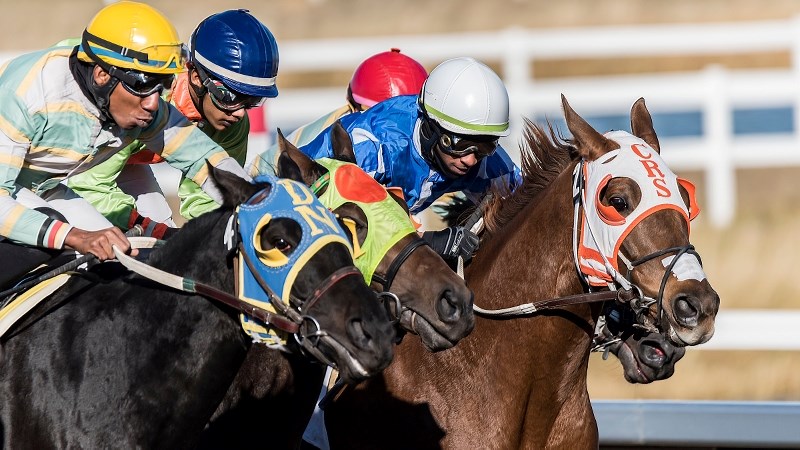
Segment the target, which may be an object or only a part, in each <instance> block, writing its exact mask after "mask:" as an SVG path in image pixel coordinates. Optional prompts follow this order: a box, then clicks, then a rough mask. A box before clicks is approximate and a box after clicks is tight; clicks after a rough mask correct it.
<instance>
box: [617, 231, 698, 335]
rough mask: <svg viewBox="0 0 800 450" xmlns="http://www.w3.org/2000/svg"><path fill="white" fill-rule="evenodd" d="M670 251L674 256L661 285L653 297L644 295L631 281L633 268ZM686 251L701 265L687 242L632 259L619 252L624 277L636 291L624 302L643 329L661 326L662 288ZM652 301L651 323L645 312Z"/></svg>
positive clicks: (652, 329) (655, 328)
mask: <svg viewBox="0 0 800 450" xmlns="http://www.w3.org/2000/svg"><path fill="white" fill-rule="evenodd" d="M670 253H675V257H674V258H673V259H672V261H671V262H670V264H669V265H668V266H667V267H666V270H665V271H664V276H663V277H662V278H661V285H660V286H659V289H658V295H657V297H656V298H655V299H654V298H652V297H648V296H646V295H644V293H643V292H642V290H641V288H639V286H637V285H635V284H634V283H633V281H631V277H632V273H633V270H634V269H636V267H638V266H640V265H642V264H644V263H646V262H647V261H650V260H652V259H655V258H658V257H659V256H664V255H667V254H670ZM687 253H688V254H690V255H694V256H695V257H696V258H697V260H698V261H699V262H700V266H701V267H702V265H703V261H702V260H701V259H700V254H699V253H697V251H696V250H695V248H694V245H692V244H688V245H685V246H682V247H670V248H665V249H663V250H658V251H655V252H653V253H650V254H649V255H647V256H645V257H643V258H639V259H637V260H634V261H630V260H628V258H626V257H625V255H623V254H622V252H620V254H619V256H620V259H621V260H622V262H623V263H625V266H626V267H627V269H628V270H627V273H626V274H625V279H626V280H628V282H629V283H630V286H631V288H632V289H634V290H635V291H636V293H637V295H635V296H633V297H632V298H631V299H630V300H629V301H627V302H625V303H626V304H627V305H628V306H630V307H631V309H632V310H633V311H634V313H635V314H636V321H637V323H638V324H639V325H641V326H643V327H645V329H647V330H648V331H654V332H658V330H659V328H660V326H661V317H662V316H663V314H664V306H663V301H664V288H665V287H666V285H667V281H668V280H669V276H670V275H672V273H673V268H674V267H675V264H677V262H678V260H679V259H680V258H681V256H683V255H684V254H687ZM653 303H655V304H656V315H655V319H654V321H653V323H652V324H651V323H649V322H650V321H649V316H648V315H647V312H648V311H649V309H650V306H651V305H653Z"/></svg>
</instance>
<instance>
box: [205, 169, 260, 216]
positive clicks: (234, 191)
mask: <svg viewBox="0 0 800 450" xmlns="http://www.w3.org/2000/svg"><path fill="white" fill-rule="evenodd" d="M206 167H208V176H209V177H210V178H211V181H212V182H213V183H214V185H216V186H217V189H219V191H220V194H222V205H223V207H228V208H233V207H234V206H236V205H239V204H241V203H244V202H245V201H247V200H248V199H249V198H250V197H252V196H253V195H254V194H255V193H256V192H258V191H259V190H261V189H263V188H265V187H266V186H267V185H268V184H267V183H257V184H253V183H250V182H249V181H247V180H245V179H243V178H241V177H239V176H238V175H234V174H233V173H231V172H228V171H227V170H222V169H217V168H216V167H214V166H213V165H212V164H211V163H210V162H208V160H206Z"/></svg>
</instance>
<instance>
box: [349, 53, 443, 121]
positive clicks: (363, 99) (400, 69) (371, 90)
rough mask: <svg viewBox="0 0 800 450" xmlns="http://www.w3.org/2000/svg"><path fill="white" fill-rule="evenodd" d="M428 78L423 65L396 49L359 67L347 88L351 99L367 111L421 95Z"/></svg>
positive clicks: (379, 54)
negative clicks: (390, 100) (395, 99)
mask: <svg viewBox="0 0 800 450" xmlns="http://www.w3.org/2000/svg"><path fill="white" fill-rule="evenodd" d="M426 78H428V72H427V71H426V70H425V68H424V67H422V64H420V63H418V62H417V61H415V60H414V59H412V58H409V57H408V56H406V55H404V54H402V53H400V49H398V48H393V49H391V50H389V51H388V52H383V53H378V54H377V55H373V56H370V57H369V58H367V59H365V60H364V61H363V62H362V63H361V64H359V66H358V67H357V68H356V71H355V72H353V78H351V79H350V84H349V85H348V86H347V97H348V98H347V99H348V101H349V102H350V103H351V104H352V105H353V107H354V108H355V109H357V110H362V111H363V110H365V109H367V108H369V107H371V106H374V105H375V104H376V103H379V102H382V101H384V100H386V99H387V98H392V97H396V96H398V95H416V94H419V90H420V89H421V88H422V83H424V82H425V79H426Z"/></svg>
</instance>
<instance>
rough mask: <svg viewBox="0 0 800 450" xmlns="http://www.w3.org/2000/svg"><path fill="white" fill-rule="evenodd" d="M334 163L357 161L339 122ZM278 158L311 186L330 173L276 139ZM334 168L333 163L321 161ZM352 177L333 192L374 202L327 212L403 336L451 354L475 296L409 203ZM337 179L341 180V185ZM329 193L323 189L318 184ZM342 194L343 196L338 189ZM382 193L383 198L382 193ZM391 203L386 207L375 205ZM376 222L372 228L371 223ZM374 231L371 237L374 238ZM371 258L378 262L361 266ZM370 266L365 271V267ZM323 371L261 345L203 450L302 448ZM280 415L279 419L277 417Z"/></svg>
mask: <svg viewBox="0 0 800 450" xmlns="http://www.w3.org/2000/svg"><path fill="white" fill-rule="evenodd" d="M331 140H332V142H333V148H334V156H335V157H336V158H337V159H340V160H343V161H354V160H355V157H354V155H353V147H352V143H351V141H350V137H349V135H348V134H347V132H346V131H345V130H344V128H342V127H341V125H339V124H338V123H337V124H336V125H334V127H333V128H332V139H331ZM279 147H280V152H281V153H280V157H279V159H278V167H277V168H276V169H277V172H276V173H277V175H278V176H280V177H288V178H292V179H295V180H298V181H303V182H305V183H306V184H307V185H309V186H312V185H314V184H315V182H316V181H317V180H321V179H322V177H323V176H324V175H326V174H328V172H329V169H328V168H326V166H325V165H323V164H320V163H319V162H315V161H313V160H311V159H310V158H309V157H307V156H306V155H305V154H303V153H302V152H301V151H300V150H298V149H297V148H296V147H295V146H294V145H292V144H291V143H290V142H289V141H287V140H286V139H284V138H283V135H281V134H280V133H279ZM324 164H326V165H328V166H330V165H331V162H324ZM345 167H346V168H347V169H349V170H348V172H347V173H342V172H340V171H341V170H342V169H341V168H339V169H337V171H336V172H335V174H336V175H339V177H331V178H330V181H327V182H326V183H328V184H327V186H328V187H327V189H333V188H334V185H336V184H337V183H338V181H342V182H343V183H351V184H356V183H357V184H358V186H359V187H358V190H359V192H360V193H362V194H364V193H366V194H370V193H374V194H375V196H374V197H373V199H374V200H371V201H370V200H364V199H363V196H362V200H361V201H358V202H350V201H343V200H341V199H339V200H338V201H336V202H335V203H332V202H331V200H332V198H331V197H330V196H327V195H324V194H325V193H326V192H327V191H326V190H325V189H326V188H325V187H321V188H320V189H318V190H317V194H318V195H319V196H320V201H321V202H322V204H323V205H325V206H326V207H328V208H331V209H333V211H334V213H335V214H336V215H337V216H338V217H339V218H340V219H350V220H352V221H353V223H354V225H355V226H354V228H353V229H352V230H350V231H354V232H355V233H354V234H355V235H354V236H353V235H352V234H351V238H352V239H354V240H355V241H356V242H357V244H358V245H356V246H355V247H356V248H358V249H360V252H361V253H363V254H364V255H363V256H359V257H356V261H357V264H358V266H357V267H358V268H359V269H360V270H361V271H362V272H364V273H372V272H373V270H374V275H372V277H371V278H372V279H371V280H370V281H372V283H371V287H372V288H373V289H375V290H377V291H378V292H389V291H390V292H391V295H390V296H389V297H390V298H397V300H398V303H399V304H397V303H395V302H392V301H389V302H388V304H387V306H388V307H389V308H388V309H389V310H390V313H391V314H393V315H394V319H395V320H396V321H397V323H398V325H399V326H400V327H402V329H401V330H398V334H399V333H403V332H410V333H412V334H416V335H418V336H419V338H420V339H419V342H421V343H422V344H423V345H424V346H425V348H427V349H428V350H430V351H439V350H444V349H447V348H450V347H452V346H453V345H455V344H456V343H457V342H458V341H459V340H461V339H462V338H463V337H465V336H466V335H468V334H469V332H470V331H472V329H473V327H474V324H475V318H474V315H473V312H472V292H471V291H470V290H469V288H467V285H466V283H465V282H464V280H462V279H461V278H460V277H459V276H458V275H456V274H455V273H454V272H453V271H452V270H450V268H449V267H448V266H447V264H446V263H445V262H444V261H443V260H442V258H441V257H440V256H439V255H438V254H436V253H435V252H434V251H433V250H431V248H430V247H428V246H427V245H420V244H424V241H422V240H421V238H420V237H419V235H418V234H417V233H416V231H415V230H414V226H413V224H412V222H411V219H410V218H409V217H408V211H407V209H406V204H405V202H404V201H402V200H399V199H396V198H395V200H397V201H391V199H389V198H388V197H387V195H389V194H387V193H386V190H385V189H384V188H383V187H382V186H381V185H380V184H378V182H377V181H375V180H374V179H372V178H371V177H370V176H369V175H367V174H366V173H364V172H363V170H361V169H360V168H358V166H355V165H353V164H351V163H345ZM337 178H338V180H337ZM320 186H325V185H320ZM336 188H337V189H338V191H339V192H341V191H342V190H343V189H341V188H340V186H336ZM381 193H382V194H381ZM384 198H385V199H386V200H387V202H382V201H375V200H378V199H384ZM370 220H371V221H372V222H371V221H370ZM370 228H372V229H373V230H376V231H373V232H371V233H370V231H369V230H370ZM369 255H374V256H373V257H374V258H375V259H377V260H378V261H374V262H372V263H369V262H366V263H365V262H363V261H361V260H362V259H367V257H368V256H369ZM364 264H366V265H367V266H368V267H366V268H365V267H364ZM276 365H277V366H279V367H281V368H282V369H281V370H280V371H278V372H275V373H278V374H280V375H281V376H280V377H265V376H264V373H263V370H262V368H263V367H270V366H276ZM323 372H324V371H323V367H322V366H320V365H313V364H310V363H308V362H307V361H305V360H303V359H301V358H297V357H296V356H295V355H285V354H280V353H278V352H277V351H275V350H270V349H268V348H265V347H262V346H255V347H252V348H251V349H250V350H249V352H248V354H247V358H246V360H245V363H244V364H243V365H242V368H241V370H240V371H239V374H238V375H237V377H236V380H235V381H234V383H233V385H232V386H231V388H230V390H229V391H228V394H227V396H226V398H225V400H224V401H223V403H222V404H221V405H220V408H219V409H218V410H217V413H216V414H215V417H214V418H213V419H212V422H211V424H210V425H209V427H208V428H207V430H206V433H205V435H204V436H203V439H202V441H203V447H204V448H222V447H228V448H241V447H245V446H247V445H249V444H251V443H252V442H257V441H258V440H259V439H261V437H262V436H263V435H265V434H266V435H269V436H270V441H269V444H270V446H272V447H274V448H294V447H297V446H298V445H299V443H300V439H301V437H302V434H303V430H304V428H305V425H306V423H307V422H308V419H309V417H310V415H311V413H312V412H313V410H314V404H315V401H316V399H317V395H318V393H319V389H320V387H321V384H322V383H321V382H322V377H323ZM276 412H277V414H276Z"/></svg>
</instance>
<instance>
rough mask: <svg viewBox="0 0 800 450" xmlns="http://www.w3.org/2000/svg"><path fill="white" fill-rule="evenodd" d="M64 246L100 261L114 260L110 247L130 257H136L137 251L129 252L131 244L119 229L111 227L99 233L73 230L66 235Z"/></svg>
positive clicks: (78, 229)
mask: <svg viewBox="0 0 800 450" xmlns="http://www.w3.org/2000/svg"><path fill="white" fill-rule="evenodd" d="M64 244H65V245H67V246H69V247H72V248H74V249H75V250H76V251H78V252H79V253H81V254H84V255H86V254H88V253H91V254H93V255H94V256H96V257H97V259H99V260H100V261H105V260H107V259H114V258H115V256H114V250H113V249H112V248H111V246H112V245H116V246H117V247H118V248H119V249H120V250H122V251H123V252H125V253H128V252H129V251H130V252H131V256H136V255H137V254H138V253H139V251H138V250H136V249H133V250H131V243H130V242H128V238H126V237H125V235H124V234H122V231H120V229H119V228H116V227H111V228H106V229H104V230H99V231H86V230H81V229H80V228H73V229H72V230H70V232H69V233H68V234H67V238H66V239H65V240H64Z"/></svg>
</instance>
